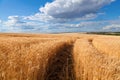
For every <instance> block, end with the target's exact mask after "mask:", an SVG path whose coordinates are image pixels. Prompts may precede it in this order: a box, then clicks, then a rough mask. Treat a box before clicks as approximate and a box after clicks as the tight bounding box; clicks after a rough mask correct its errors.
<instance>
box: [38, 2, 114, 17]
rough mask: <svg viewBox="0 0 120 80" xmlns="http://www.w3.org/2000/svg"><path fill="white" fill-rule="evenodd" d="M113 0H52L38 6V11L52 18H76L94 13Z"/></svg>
mask: <svg viewBox="0 0 120 80" xmlns="http://www.w3.org/2000/svg"><path fill="white" fill-rule="evenodd" d="M113 1H114V0H66V1H64V0H54V1H53V2H51V3H47V4H46V5H45V6H44V7H41V8H40V12H42V13H43V14H45V15H49V16H52V17H54V18H78V17H83V16H85V15H88V14H91V13H92V14H94V13H96V12H97V11H98V9H100V8H101V7H103V6H105V5H107V4H110V3H111V2H113Z"/></svg>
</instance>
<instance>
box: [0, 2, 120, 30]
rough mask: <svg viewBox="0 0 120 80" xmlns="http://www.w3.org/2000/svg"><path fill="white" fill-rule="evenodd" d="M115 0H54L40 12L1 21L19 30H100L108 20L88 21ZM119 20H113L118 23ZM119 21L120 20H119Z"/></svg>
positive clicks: (7, 27)
mask: <svg viewBox="0 0 120 80" xmlns="http://www.w3.org/2000/svg"><path fill="white" fill-rule="evenodd" d="M113 1H114V0H66V1H65V0H53V2H51V3H46V4H45V6H43V7H41V8H40V9H39V10H40V11H39V12H38V13H36V14H35V15H30V16H9V17H8V20H7V21H0V23H1V22H2V23H1V24H2V25H3V26H4V27H3V30H6V31H18V32H21V31H22V32H24V31H25V32H26V31H28V32H55V31H58V29H59V32H66V31H68V32H72V31H75V32H77V31H82V30H86V31H87V30H88V31H89V30H91V31H94V30H100V29H102V26H103V25H105V24H106V23H107V22H108V21H107V22H106V21H105V22H104V21H87V20H92V19H95V18H96V17H97V16H99V15H103V13H99V12H97V11H98V10H99V9H100V8H102V7H103V6H105V5H108V4H110V3H111V2H113ZM116 22H117V21H113V23H116ZM118 23H119V22H118Z"/></svg>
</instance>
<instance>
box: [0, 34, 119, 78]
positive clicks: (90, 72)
mask: <svg viewBox="0 0 120 80" xmlns="http://www.w3.org/2000/svg"><path fill="white" fill-rule="evenodd" d="M0 80H120V37H119V36H105V35H104V36H103V35H92V34H89V35H88V34H79V33H62V34H15V33H14V34H13V33H6V34H5V33H1V34H0Z"/></svg>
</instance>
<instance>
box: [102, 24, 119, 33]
mask: <svg viewBox="0 0 120 80" xmlns="http://www.w3.org/2000/svg"><path fill="white" fill-rule="evenodd" d="M103 30H117V31H118V30H119V31H120V24H111V25H107V26H105V27H103Z"/></svg>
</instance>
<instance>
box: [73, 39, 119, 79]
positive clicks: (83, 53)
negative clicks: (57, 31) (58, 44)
mask: <svg viewBox="0 0 120 80" xmlns="http://www.w3.org/2000/svg"><path fill="white" fill-rule="evenodd" d="M73 54H74V70H75V74H76V80H120V69H119V67H120V60H119V59H116V58H111V57H108V56H105V55H103V54H101V53H100V52H98V51H97V50H96V49H95V48H94V47H93V46H92V40H85V39H81V40H77V41H76V43H75V45H74V53H73Z"/></svg>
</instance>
